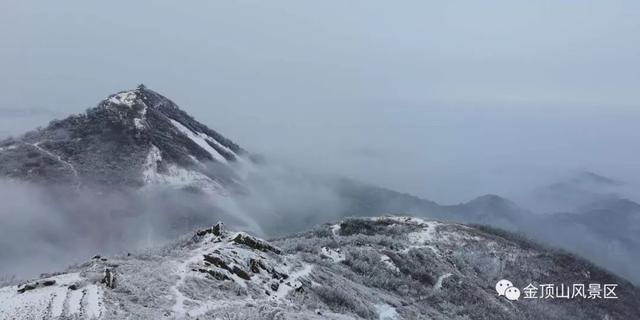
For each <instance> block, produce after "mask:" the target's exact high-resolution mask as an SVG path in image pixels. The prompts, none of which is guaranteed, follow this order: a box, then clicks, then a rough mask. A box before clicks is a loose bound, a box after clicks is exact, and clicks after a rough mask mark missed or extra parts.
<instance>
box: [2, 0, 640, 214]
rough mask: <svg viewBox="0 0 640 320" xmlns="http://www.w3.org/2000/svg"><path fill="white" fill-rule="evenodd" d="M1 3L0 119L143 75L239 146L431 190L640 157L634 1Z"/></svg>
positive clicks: (22, 116)
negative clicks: (186, 3)
mask: <svg viewBox="0 0 640 320" xmlns="http://www.w3.org/2000/svg"><path fill="white" fill-rule="evenodd" d="M176 3H177V2H176V1H102V2H97V3H96V2H89V1H63V2H60V1H18V0H2V1H1V3H0V43H1V47H0V48H1V50H0V70H2V71H1V72H0V88H1V89H0V93H1V94H0V136H3V135H5V136H6V135H9V134H18V133H20V132H23V131H26V130H28V129H31V128H32V127H35V126H37V125H44V124H46V123H47V122H48V120H49V119H51V118H53V117H62V116H65V115H67V114H70V113H79V112H82V111H83V110H85V109H86V108H87V107H91V106H94V105H95V104H96V103H97V102H98V101H99V100H100V99H102V98H104V97H106V96H107V95H108V94H110V93H112V92H116V91H119V90H124V89H128V88H132V87H134V86H136V85H137V84H138V83H144V84H146V85H147V86H148V87H150V88H152V89H154V90H156V91H158V92H160V93H162V94H164V95H166V96H167V97H169V98H170V99H172V100H174V101H175V102H176V103H178V104H179V105H180V106H181V107H182V108H183V109H185V110H186V111H187V112H189V113H191V114H192V115H194V116H195V117H196V118H197V119H198V120H200V121H201V122H203V123H206V124H207V125H209V126H210V127H212V128H214V129H216V130H218V131H220V132H221V133H223V134H225V135H226V136H228V137H229V138H231V139H233V140H235V141H236V142H238V143H239V144H241V145H242V146H244V147H245V148H247V149H249V150H250V151H254V152H260V153H264V154H266V155H267V156H270V157H272V158H278V159H280V160H283V161H286V162H289V163H292V164H295V165H297V166H299V167H303V168H311V169H314V170H320V171H323V172H333V173H337V174H345V175H349V176H351V177H354V178H358V179H363V180H366V181H370V182H375V183H378V184H381V185H384V186H387V187H391V188H395V189H398V190H401V191H406V192H410V193H414V194H417V195H420V196H424V197H428V198H432V199H435V200H438V201H442V202H445V203H448V202H458V201H463V200H468V199H470V198H471V197H473V196H477V195H480V194H483V193H501V194H506V193H508V192H509V191H510V190H512V189H513V186H514V185H518V184H521V183H523V181H530V180H535V179H538V178H540V177H541V176H542V175H541V173H549V172H558V171H563V170H591V171H596V172H599V173H603V174H606V175H611V176H614V177H615V178H619V179H627V180H633V179H636V178H637V177H636V176H637V175H639V173H640V161H638V157H639V156H640V143H639V141H640V130H638V128H639V126H638V124H639V123H640V103H639V101H640V99H639V98H640V41H638V39H639V36H640V2H638V1H636V0H630V1H623V0H621V1H587V0H581V1H557V0H549V1H514V0H509V1H490V0H485V1H424V0H421V1H372V0H366V1H301V0H291V1H210V0H209V1H190V2H189V5H185V4H182V5H178V4H176Z"/></svg>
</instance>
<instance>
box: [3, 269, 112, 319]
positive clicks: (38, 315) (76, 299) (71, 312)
mask: <svg viewBox="0 0 640 320" xmlns="http://www.w3.org/2000/svg"><path fill="white" fill-rule="evenodd" d="M81 280H82V278H81V277H80V275H79V274H78V273H69V274H62V275H58V276H54V277H50V278H46V279H39V280H37V282H38V285H37V286H36V288H34V289H31V290H27V291H25V292H23V293H19V292H18V289H19V288H21V287H19V286H9V287H4V288H0V319H52V318H53V319H55V318H58V317H71V318H74V319H75V318H81V319H97V318H99V317H100V316H101V315H102V313H103V310H104V308H103V302H102V300H103V291H102V288H100V287H98V286H97V285H94V284H90V285H87V286H85V287H81V288H77V289H76V290H72V289H71V288H69V286H70V285H72V284H77V283H79V282H80V281H81ZM46 281H55V283H53V284H49V285H44V283H45V282H46ZM33 283H35V282H30V283H29V284H33Z"/></svg>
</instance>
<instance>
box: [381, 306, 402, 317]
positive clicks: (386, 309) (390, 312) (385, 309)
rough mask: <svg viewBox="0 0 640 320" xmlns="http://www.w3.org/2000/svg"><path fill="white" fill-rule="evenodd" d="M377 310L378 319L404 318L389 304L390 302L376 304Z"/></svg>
mask: <svg viewBox="0 0 640 320" xmlns="http://www.w3.org/2000/svg"><path fill="white" fill-rule="evenodd" d="M375 307H376V311H377V312H378V319H380V320H399V319H402V318H401V317H400V315H399V314H398V312H397V311H396V308H394V307H392V306H390V305H388V304H377V305H375Z"/></svg>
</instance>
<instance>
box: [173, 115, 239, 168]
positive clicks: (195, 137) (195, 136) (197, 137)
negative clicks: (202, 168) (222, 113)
mask: <svg viewBox="0 0 640 320" xmlns="http://www.w3.org/2000/svg"><path fill="white" fill-rule="evenodd" d="M170 120H171V123H172V124H173V126H174V127H176V128H177V129H178V130H179V131H180V132H182V133H184V134H185V135H186V136H187V137H189V139H191V141H193V142H195V143H196V144H197V145H199V146H200V147H201V148H202V149H204V150H206V151H207V152H208V153H209V154H210V155H211V156H212V157H213V159H215V160H216V161H219V162H222V163H227V159H226V158H225V157H223V156H222V155H221V154H220V153H218V151H216V149H214V148H213V147H212V146H211V145H209V144H208V143H207V139H205V138H203V136H204V137H208V138H209V139H211V140H214V139H213V138H211V137H209V136H207V135H204V134H201V133H194V132H193V131H191V129H189V128H187V127H185V126H184V125H182V123H180V122H178V121H175V120H173V119H170ZM216 143H217V141H216Z"/></svg>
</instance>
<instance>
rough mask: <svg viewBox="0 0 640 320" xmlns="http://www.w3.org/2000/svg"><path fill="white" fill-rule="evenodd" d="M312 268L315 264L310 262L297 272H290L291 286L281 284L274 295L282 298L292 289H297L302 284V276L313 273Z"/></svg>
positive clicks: (276, 297)
mask: <svg viewBox="0 0 640 320" xmlns="http://www.w3.org/2000/svg"><path fill="white" fill-rule="evenodd" d="M311 270H313V266H312V265H310V264H304V266H303V267H302V268H301V269H300V270H298V271H295V272H292V273H290V274H289V279H287V281H289V282H290V283H291V285H290V286H287V285H284V286H283V285H281V286H280V287H279V288H278V291H277V292H276V293H275V294H274V295H273V296H272V297H274V299H277V300H282V299H284V298H285V297H286V296H287V295H288V294H289V292H291V290H294V289H297V288H299V287H301V286H302V282H301V281H300V280H301V279H302V278H305V277H308V276H309V275H310V274H311Z"/></svg>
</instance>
